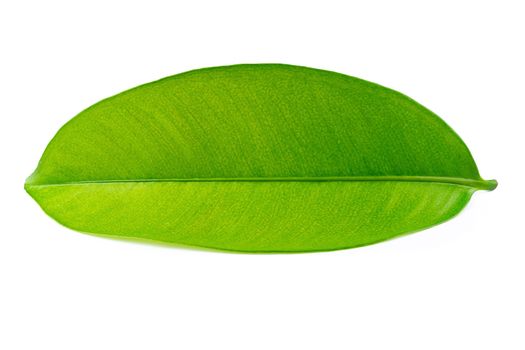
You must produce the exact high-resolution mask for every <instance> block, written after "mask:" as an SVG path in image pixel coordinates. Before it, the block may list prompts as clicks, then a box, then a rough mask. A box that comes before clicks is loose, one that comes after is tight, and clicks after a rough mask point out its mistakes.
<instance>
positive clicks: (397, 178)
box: [26, 65, 496, 252]
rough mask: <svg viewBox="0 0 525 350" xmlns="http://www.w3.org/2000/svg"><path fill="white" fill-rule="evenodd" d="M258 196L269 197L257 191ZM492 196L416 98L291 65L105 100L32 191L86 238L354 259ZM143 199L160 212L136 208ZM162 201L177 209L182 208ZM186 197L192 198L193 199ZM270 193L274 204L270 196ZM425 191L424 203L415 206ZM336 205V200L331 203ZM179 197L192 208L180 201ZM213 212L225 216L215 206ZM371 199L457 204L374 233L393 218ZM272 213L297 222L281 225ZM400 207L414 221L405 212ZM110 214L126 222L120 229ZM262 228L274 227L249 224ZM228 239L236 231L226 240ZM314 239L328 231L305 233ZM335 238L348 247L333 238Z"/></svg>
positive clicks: (51, 149) (69, 135) (216, 72)
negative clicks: (340, 254)
mask: <svg viewBox="0 0 525 350" xmlns="http://www.w3.org/2000/svg"><path fill="white" fill-rule="evenodd" d="M394 185H395V186H394ZM159 186H160V187H159ZM209 186H212V187H213V188H215V190H214V191H212V192H213V194H214V195H213V196H211V197H209V198H207V197H206V196H203V195H202V193H208V192H206V189H208V190H209V189H210V187H209ZM236 186H240V187H236ZM251 186H254V188H258V190H254V189H252V190H251V191H254V192H250V191H247V190H246V189H247V188H252V187H251ZM283 186H284V187H283ZM316 186H320V187H316ZM332 186H337V187H332ZM495 186H496V182H495V181H493V180H490V181H486V180H483V179H481V177H480V176H479V172H478V170H477V167H476V164H475V162H474V160H473V158H472V156H471V154H470V151H469V150H468V148H467V147H466V145H465V144H464V143H463V141H462V140H461V139H460V138H459V136H457V134H456V133H455V132H454V131H453V130H452V129H451V128H450V127H449V126H448V125H447V124H445V123H444V122H443V121H442V120H441V119H440V118H439V117H437V116H436V115H435V114H433V113H432V112H430V111H429V110H427V109H426V108H425V107H423V106H421V105H419V104H418V103H416V102H415V101H413V100H411V99H410V98H408V97H406V96H404V95H402V94H400V93H398V92H396V91H393V90H390V89H387V88H384V87H382V86H379V85H377V84H373V83H370V82H366V81H364V80H361V79H357V78H353V77H348V76H344V75H342V74H338V73H333V72H327V71H321V70H316V69H311V68H305V67H297V66H288V65H237V66H227V67H215V68H208V69H202V70H197V71H191V72H187V73H183V74H179V75H176V76H172V77H168V78H165V79H162V80H160V81H157V82H152V83H149V84H146V85H142V86H139V87H137V88H134V89H131V90H128V91H126V92H123V93H121V94H119V95H116V96H113V97H110V98H108V99H106V100H103V101H101V102H99V103H97V104H95V105H93V106H92V107H90V108H88V109H86V110H85V111H83V112H81V113H80V114H79V115H78V116H76V117H75V118H73V119H72V120H71V121H70V122H68V123H67V124H66V125H65V126H64V127H62V129H61V130H60V131H59V132H58V133H57V135H56V136H55V137H54V138H53V140H52V141H51V142H50V144H49V145H48V147H47V148H46V151H45V152H44V155H43V156H42V159H41V161H40V162H39V165H38V167H37V170H36V171H35V172H34V173H33V174H32V176H31V177H30V178H29V179H28V180H27V182H26V190H27V191H28V192H29V193H30V194H31V195H32V196H33V198H35V200H36V201H37V202H38V203H39V204H40V205H41V206H42V208H43V209H44V210H45V211H46V212H47V213H48V214H50V216H52V217H54V218H55V219H57V220H58V221H59V222H61V223H64V224H65V225H66V226H68V227H72V228H75V229H77V230H80V231H86V232H92V233H99V234H100V233H103V232H106V234H108V235H115V236H117V237H118V236H128V237H129V236H130V237H142V238H146V239H152V240H157V241H163V242H169V243H181V244H187V245H194V246H202V247H213V248H219V249H226V250H243V251H282V252H285V251H316V250H332V249H342V248H349V247H355V246H360V245H366V244H371V243H374V242H377V241H381V240H386V239H389V238H392V237H396V236H399V235H402V234H405V233H408V232H413V231H416V230H419V229H423V228H426V227H429V226H432V225H434V224H436V223H438V222H442V221H445V220H447V219H448V218H450V217H452V216H454V215H456V214H457V213H458V212H459V211H460V210H461V209H462V208H463V207H464V206H465V205H466V203H467V202H468V200H469V198H470V196H471V194H472V192H473V191H475V190H477V189H484V190H492V189H494V188H495ZM122 188H126V189H127V190H128V194H127V195H128V198H127V201H128V202H126V200H124V197H122V198H120V197H119V198H120V199H118V200H117V198H116V197H118V194H119V193H120V194H122V193H121V192H119V189H122ZM137 188H142V189H143V190H142V191H139V192H140V193H142V198H143V200H144V201H145V202H147V203H150V205H148V206H141V205H138V204H136V205H132V204H130V203H132V202H133V200H136V199H133V198H134V197H133V193H136V191H137ZM156 188H162V189H163V190H164V191H165V192H166V196H167V197H168V198H172V200H171V203H172V204H171V205H170V204H169V203H167V202H166V203H165V202H164V201H165V200H166V198H162V196H160V195H158V193H157V192H156V190H155V189H156ZM188 188H191V189H193V195H186V196H182V195H181V193H182V192H184V191H183V190H182V189H188ZM268 188H270V189H271V188H273V189H274V190H272V191H275V193H274V192H272V191H269V190H265V191H262V189H268ZM319 188H321V189H325V190H326V193H325V194H324V195H319V196H320V197H319V202H318V203H317V204H316V203H314V202H309V203H310V204H311V205H310V206H311V207H312V208H315V210H313V211H312V210H311V209H308V208H306V207H304V206H301V205H300V203H296V205H292V204H290V203H289V202H286V199H287V198H288V199H289V200H290V201H291V202H292V203H295V202H294V201H295V200H297V198H293V195H298V193H300V194H301V195H300V196H299V198H303V197H304V196H306V195H307V194H308V191H310V194H312V193H317V192H316V191H319ZM334 188H337V190H334ZM87 189H91V190H90V191H88V192H87V193H86V190H87ZM108 189H110V191H109V192H107V190H108ZM146 189H149V190H146ZM221 189H222V190H221ZM231 189H234V190H235V191H237V192H238V193H237V195H238V196H239V197H238V198H237V197H235V198H237V201H238V202H239V203H244V206H242V207H240V208H241V209H243V210H244V211H243V210H241V211H240V212H239V211H236V210H232V209H231V207H229V206H228V205H224V203H222V202H221V201H224V200H226V202H227V203H228V201H227V199H228V198H230V197H228V194H227V193H226V192H228V191H229V190H231ZM291 189H294V190H295V191H296V192H293V191H292V192H290V191H291ZM363 189H368V190H369V191H368V192H367V191H365V190H363ZM370 189H373V190H370ZM400 189H402V190H403V191H405V193H404V194H403V192H402V191H401V192H400ZM414 189H416V190H417V191H420V192H421V193H419V195H418V196H416V195H415V194H414V192H413V191H414ZM452 189H453V190H452ZM71 191H73V192H71ZM75 191H76V192H75ZM173 191H174V192H173ZM259 191H262V192H260V193H259ZM304 191H306V192H304ZM330 191H331V192H330ZM337 191H340V192H341V195H342V194H346V197H344V196H343V197H341V198H342V199H345V200H346V201H348V202H347V203H346V204H344V205H343V204H341V206H342V207H346V206H347V205H350V204H352V205H353V206H354V211H356V210H357V208H361V211H359V210H358V211H357V212H359V213H361V214H360V215H362V216H363V217H362V218H359V217H357V216H355V215H354V216H352V218H353V219H352V220H350V221H349V219H348V218H345V216H344V213H343V212H341V211H339V210H337V208H336V207H334V200H336V199H337V198H339V199H341V198H340V197H338V196H337ZM363 191H364V192H363ZM223 192H224V193H223ZM75 193H76V194H75ZM108 193H109V194H111V195H113V196H116V197H115V198H109V197H108ZM124 193H125V192H124ZM327 193H331V195H333V196H334V197H332V199H331V200H330V197H327V196H326V195H327ZM364 193H368V194H369V195H370V196H371V198H370V199H367V198H366V196H364V195H363V194H364ZM262 194H264V195H262ZM408 194H411V195H408ZM452 194H455V196H456V197H454V196H452ZM177 195H180V196H181V197H180V198H185V201H183V202H181V203H179V202H177V201H175V200H173V198H178V197H177ZM230 195H234V194H230ZM285 195H286V196H285ZM261 196H262V197H261ZM287 196H288V197H287ZM289 196H292V197H289ZM403 196H405V197H403ZM83 197H85V200H84V201H78V200H79V199H80V198H83ZM418 197H419V199H420V201H419V202H418ZM75 198H76V199H75ZM97 198H98V202H97ZM213 198H215V199H216V200H217V202H215V205H211V206H206V205H205V203H207V202H209V201H212V202H213ZM257 198H259V201H256V203H255V204H253V205H249V203H252V202H251V201H252V200H253V199H257ZM374 198H375V200H377V199H378V198H382V199H383V200H384V199H385V198H389V199H388V201H387V202H388V203H390V202H392V201H393V202H396V198H405V199H404V200H406V201H410V202H411V203H412V204H414V205H415V204H417V203H426V202H425V200H426V199H429V198H430V199H432V201H433V202H434V203H442V202H443V201H444V202H443V203H448V202H447V200H446V199H447V198H449V199H448V200H450V203H449V204H447V205H445V206H444V208H445V209H443V208H439V207H436V206H431V205H430V204H428V203H427V204H425V205H423V204H420V205H422V207H421V208H420V209H419V210H420V211H421V213H420V215H421V217H420V216H418V215H419V214H418V215H416V216H417V220H416V221H415V222H413V223H411V222H410V220H409V219H407V217H408V218H410V217H411V216H410V215H408V214H407V213H406V212H403V211H399V210H398V214H396V215H397V216H396V215H394V216H392V215H390V214H389V213H387V212H385V213H383V214H382V215H383V219H382V220H378V221H377V223H376V224H374V223H373V222H371V221H370V213H373V212H375V210H379V209H377V208H376V206H378V208H381V207H382V206H384V205H385V203H384V202H374ZM450 198H456V199H450ZM246 201H248V202H246ZM421 201H423V202H421ZM64 203H67V205H68V206H69V208H68V207H67V206H66V207H64ZM156 203H157V204H156ZM159 203H165V204H163V205H160V204H159ZM174 203H179V204H180V206H176V205H175V204H174ZM276 203H279V205H277V204H276ZM396 203H397V202H396ZM183 205H186V206H188V207H192V206H195V205H198V207H194V210H197V209H199V208H200V210H206V212H208V213H217V215H215V216H214V215H211V214H210V215H211V216H210V217H205V216H203V217H201V220H202V223H200V224H199V223H197V222H196V221H195V220H194V219H192V218H193V216H192V215H190V214H191V211H190V212H187V211H185V210H183V209H184V208H183ZM269 205H270V207H268V206H269ZM272 205H274V206H275V205H277V206H278V207H279V208H280V212H284V213H288V214H287V215H288V216H284V217H282V218H281V219H279V220H277V219H275V215H274V214H271V213H273V211H272V209H271V208H272ZM398 206H399V208H397V209H400V208H403V204H402V203H401V202H399V203H398ZM216 207H218V208H221V207H222V209H220V210H218V211H217V209H215V208H216ZM59 208H65V209H64V210H59ZM72 208H73V209H75V208H76V209H75V210H73V209H72ZM159 208H160V209H159ZM203 208H204V209H203ZM246 208H250V210H248V209H246ZM415 208H418V207H417V206H416V207H415ZM383 209H384V208H383ZM122 210H124V211H126V210H128V211H127V212H125V213H127V214H126V215H125V213H124V212H121V211H122ZM156 210H157V211H156ZM239 210H240V209H239ZM163 211H164V212H163ZM111 212H114V213H115V214H114V215H116V216H115V217H116V218H118V220H115V217H113V219H111V218H112V217H111ZM196 212H198V211H196ZM321 212H322V213H325V214H324V216H323V215H321V216H319V213H321ZM394 212H396V211H395V210H394ZM68 213H69V214H68ZM71 213H75V214H74V215H72V214H71ZM93 213H98V214H97V215H96V216H92V214H93ZM148 213H149V214H148ZM181 213H186V214H181ZM243 213H244V214H243ZM367 213H368V214H367ZM403 213H404V214H403ZM117 214H118V215H117ZM336 214H337V215H336ZM437 214H439V215H437ZM170 215H171V216H170ZM246 215H247V216H246ZM338 215H339V216H338ZM411 215H412V214H411ZM414 215H415V214H414ZM258 216H262V217H264V218H265V220H263V221H257V220H255V221H253V220H249V219H246V218H252V219H253V218H254V217H255V218H256V217H258ZM145 217H148V219H146V218H145ZM221 217H222V219H221ZM287 217H288V219H286V218H287ZM323 217H325V218H328V217H329V218H330V220H328V221H323V219H322V218H323ZM87 218H89V220H87ZM155 218H156V220H155ZM235 218H236V219H235ZM272 218H273V219H272ZM378 218H379V216H378ZM313 219H315V220H313ZM394 219H395V220H397V224H396V223H394V221H395V220H394ZM86 220H87V221H86ZM112 220H113V221H114V222H116V225H117V226H120V228H119V227H114V226H113V221H112ZM137 220H138V221H137ZM141 220H143V221H144V222H145V223H146V226H144V224H141ZM243 220H244V221H243ZM268 220H269V221H268ZM367 220H368V221H367ZM363 222H365V223H367V224H363ZM384 222H389V224H388V226H387V228H388V230H387V231H384V232H383V231H381V230H380V229H379V228H378V227H383V226H381V225H383V224H384ZM130 223H133V224H132V225H131V224H130ZM189 223H192V224H191V225H189ZM228 223H229V226H228ZM334 224H337V225H342V226H337V227H334V226H333V225H334ZM203 225H204V226H206V225H211V226H209V227H208V228H203ZM225 225H226V226H227V227H228V230H229V231H228V230H227V231H224V230H222V229H220V228H221V227H223V226H225ZM257 225H261V226H262V227H264V228H260V227H258V226H257ZM303 225H306V226H305V227H319V231H315V230H313V231H312V230H307V229H300V227H302V226H303ZM344 225H346V226H344ZM396 225H398V226H399V227H398V229H394V228H395V227H397V226H396ZM166 227H169V230H168V231H165V229H166ZM199 227H201V228H200V229H198V228H199ZM206 227H207V226H206ZM268 227H271V228H273V229H268ZM342 227H346V229H342ZM362 227H364V229H361V228H362ZM196 228H197V229H196ZM282 228H286V230H287V231H286V232H287V233H286V232H285V231H282ZM377 230H379V231H377ZM126 232H127V233H126ZM182 232H186V234H187V235H188V236H187V237H186V236H185V235H184V234H183V233H182ZM257 232H260V233H259V234H257ZM334 232H335V233H334ZM374 232H379V233H380V234H379V236H377V235H374ZM331 235H336V236H337V237H336V238H327V237H331ZM354 235H355V236H356V237H357V236H359V237H357V238H355V237H354ZM247 237H248V238H247ZM257 237H264V239H262V240H260V239H259V240H258V239H257ZM315 237H317V238H315ZM319 237H321V238H319ZM322 237H324V238H322ZM349 237H350V238H349ZM352 237H353V238H352ZM351 238H352V239H351ZM287 239H288V241H287ZM247 242H248V243H247ZM249 242H251V243H249ZM268 242H270V243H268Z"/></svg>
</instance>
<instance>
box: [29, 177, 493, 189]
mask: <svg viewBox="0 0 525 350" xmlns="http://www.w3.org/2000/svg"><path fill="white" fill-rule="evenodd" d="M368 181H385V182H430V183H442V184H453V185H460V186H466V187H471V188H474V189H477V190H488V191H492V190H493V189H495V188H496V187H497V185H498V183H497V181H496V180H482V179H480V180H475V179H466V178H459V177H445V176H322V177H237V178H180V179H116V180H87V181H72V182H61V183H43V184H31V183H30V182H29V181H28V182H26V186H31V187H41V186H70V185H90V184H115V183H134V182H135V183H142V182H368Z"/></svg>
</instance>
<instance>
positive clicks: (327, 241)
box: [26, 181, 475, 252]
mask: <svg viewBox="0 0 525 350" xmlns="http://www.w3.org/2000/svg"><path fill="white" fill-rule="evenodd" d="M26 190H27V191H28V192H29V193H30V194H31V196H32V197H33V198H34V199H35V200H36V201H37V202H38V203H39V204H40V206H41V207H42V208H43V209H44V211H45V212H46V213H47V214H49V215H50V216H51V217H53V218H54V219H56V220H57V221H58V222H60V223H61V224H63V225H65V226H67V227H70V228H72V229H74V230H78V231H82V232H87V233H94V234H100V235H108V236H113V237H121V238H138V239H145V240H151V241H157V242H163V243H173V244H178V245H180V244H182V245H189V246H198V247H207V248H216V249H223V250H235V251H247V252H307V251H323V250H335V249H343V248H352V247H358V246H363V245H367V244H372V243H376V242H380V241H384V240H387V239H390V238H393V237H396V236H399V235H403V234H406V233H411V232H415V231H418V230H422V229H424V228H427V227H430V226H433V225H436V224H439V223H441V222H443V221H446V220H448V219H449V218H451V217H453V216H454V215H456V214H457V213H459V212H460V211H461V209H463V208H464V207H465V205H466V204H467V203H468V201H469V199H470V197H471V195H472V193H473V192H474V191H475V190H474V189H473V188H471V187H468V186H463V185H456V184H447V183H432V182H403V181H401V182H395V181H354V182H352V181H330V182H315V181H310V182H300V181H298V182H278V181H276V182H108V183H79V184H61V185H29V184H27V185H26Z"/></svg>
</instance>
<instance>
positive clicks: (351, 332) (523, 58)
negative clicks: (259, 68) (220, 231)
mask: <svg viewBox="0 0 525 350" xmlns="http://www.w3.org/2000/svg"><path fill="white" fill-rule="evenodd" d="M520 5H523V2H521V4H520V1H472V2H469V1H448V2H447V1H412V2H410V1H367V2H365V1H359V2H351V1H341V2H335V1H327V0H324V1H317V2H308V1H297V2H292V1H288V2H286V1H269V0H266V1H259V2H250V1H191V2H190V1H186V2H182V1H181V2H179V3H177V2H175V1H166V2H158V1H142V2H135V1H122V2H117V1H107V0H106V1H85V2H80V1H62V2H60V1H11V2H10V3H8V2H7V1H6V2H2V5H0V35H1V42H0V51H1V54H0V62H1V64H0V73H1V74H0V89H1V90H0V118H1V129H0V133H1V135H0V142H1V147H0V151H1V152H2V153H1V160H2V162H1V164H2V165H1V167H2V169H1V173H0V176H1V182H0V185H1V188H2V191H1V196H0V205H1V211H0V212H1V221H0V230H1V234H0V240H1V242H0V349H6V350H11V349H53V350H60V349H78V350H82V349H97V350H101V349H127V350H130V349H365V350H366V349H403V350H407V349H418V350H419V349H447V350H449V349H477V350H478V349H524V348H525V286H524V268H525V229H524V225H523V216H524V204H523V198H524V195H525V193H524V191H523V186H524V185H523V174H524V172H525V168H524V165H523V162H524V159H523V151H524V150H525V142H524V131H525V130H524V124H523V123H524V122H523V120H524V117H525V115H524V112H525V110H524V107H523V106H524V102H525V88H524V86H525V85H524V83H525V71H524V64H525V55H524V46H525V40H524V37H525V36H524V34H525V25H524V23H525V20H524V18H525V12H524V9H523V8H521V6H520ZM256 62H282V63H290V64H298V65H306V66H311V67H317V68H324V69H328V70H332V71H337V72H341V73H345V74H348V75H353V76H358V77H361V78H364V79H367V80H371V81H374V82H377V83H380V84H382V85H385V86H388V87H391V88H394V89H396V90H399V91H401V92H404V93H406V94H407V95H409V96H411V97H412V98H414V99H415V100H417V101H419V102H421V103H422V104H424V105H425V106H427V107H428V108H430V109H432V110H433V111H435V112H436V113H437V114H438V115H440V116H441V117H442V118H443V119H445V120H446V122H447V123H449V124H450V125H451V126H452V127H453V128H454V129H455V130H456V131H457V132H458V133H459V134H460V135H461V136H462V138H463V140H464V141H465V142H466V143H467V145H468V146H469V148H470V150H471V151H472V153H473V155H474V157H475V159H476V161H477V164H478V166H479V168H480V171H481V173H482V175H483V176H484V177H485V178H496V179H498V180H499V182H500V186H499V187H498V189H497V190H496V191H494V192H490V193H488V192H481V193H477V194H476V195H475V196H474V198H473V199H472V201H471V203H470V204H469V205H468V207H467V208H466V210H465V211H464V212H463V213H462V214H461V215H460V216H458V217H457V218H455V219H454V220H452V221H450V222H447V223H445V224H443V225H441V226H438V227H435V228H432V229H430V230H427V231H424V232H420V233H417V234H414V235H410V236H407V237H403V238H400V239H395V240H392V241H389V242H386V243H381V244H377V245H374V246H369V247H364V248H359V249H354V250H346V251H338V252H331V253H315V254H294V255H242V254H228V253H217V252H202V251H195V250H189V249H180V248H165V247H158V246H153V245H144V244H137V243H129V242H120V241H113V240H108V239H102V238H96V237H93V236H89V235H83V234H79V233H76V232H73V231H70V230H68V229H66V228H64V227H62V226H60V225H58V224H57V223H55V222H54V221H53V220H52V219H50V218H49V217H47V216H46V215H45V214H44V213H43V212H42V210H41V209H40V208H39V207H38V206H37V204H36V203H35V202H34V201H33V200H32V199H31V198H30V197H29V196H28V195H27V194H26V193H25V192H24V190H23V183H24V180H25V178H26V177H27V176H28V175H29V174H30V173H31V172H32V171H33V170H34V168H35V167H36V164H37V162H38V160H39V158H40V156H41V154H42V152H43V150H44V148H45V146H46V145H47V143H48V142H49V141H50V140H51V138H52V137H53V135H54V133H55V132H56V131H57V130H58V128H59V127H60V126H61V125H62V124H64V123H65V122H66V121H68V120H69V119H70V118H72V117H73V116H74V115H75V114H76V113H78V112H79V111H81V110H82V109H84V108H85V107H87V106H89V105H91V104H93V103H95V102H97V101H98V100H100V99H102V98H105V97H108V96H110V95H113V94H115V93H118V92H120V91H123V90H125V89H128V88H131V87H134V86H136V85H138V84H142V83H145V82H148V81H152V80H156V79H158V78H162V77H164V76H168V75H172V74H176V73H180V72H184V71H186V70H190V69H194V68H200V67H206V66H216V65H226V64H234V63H256Z"/></svg>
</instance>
